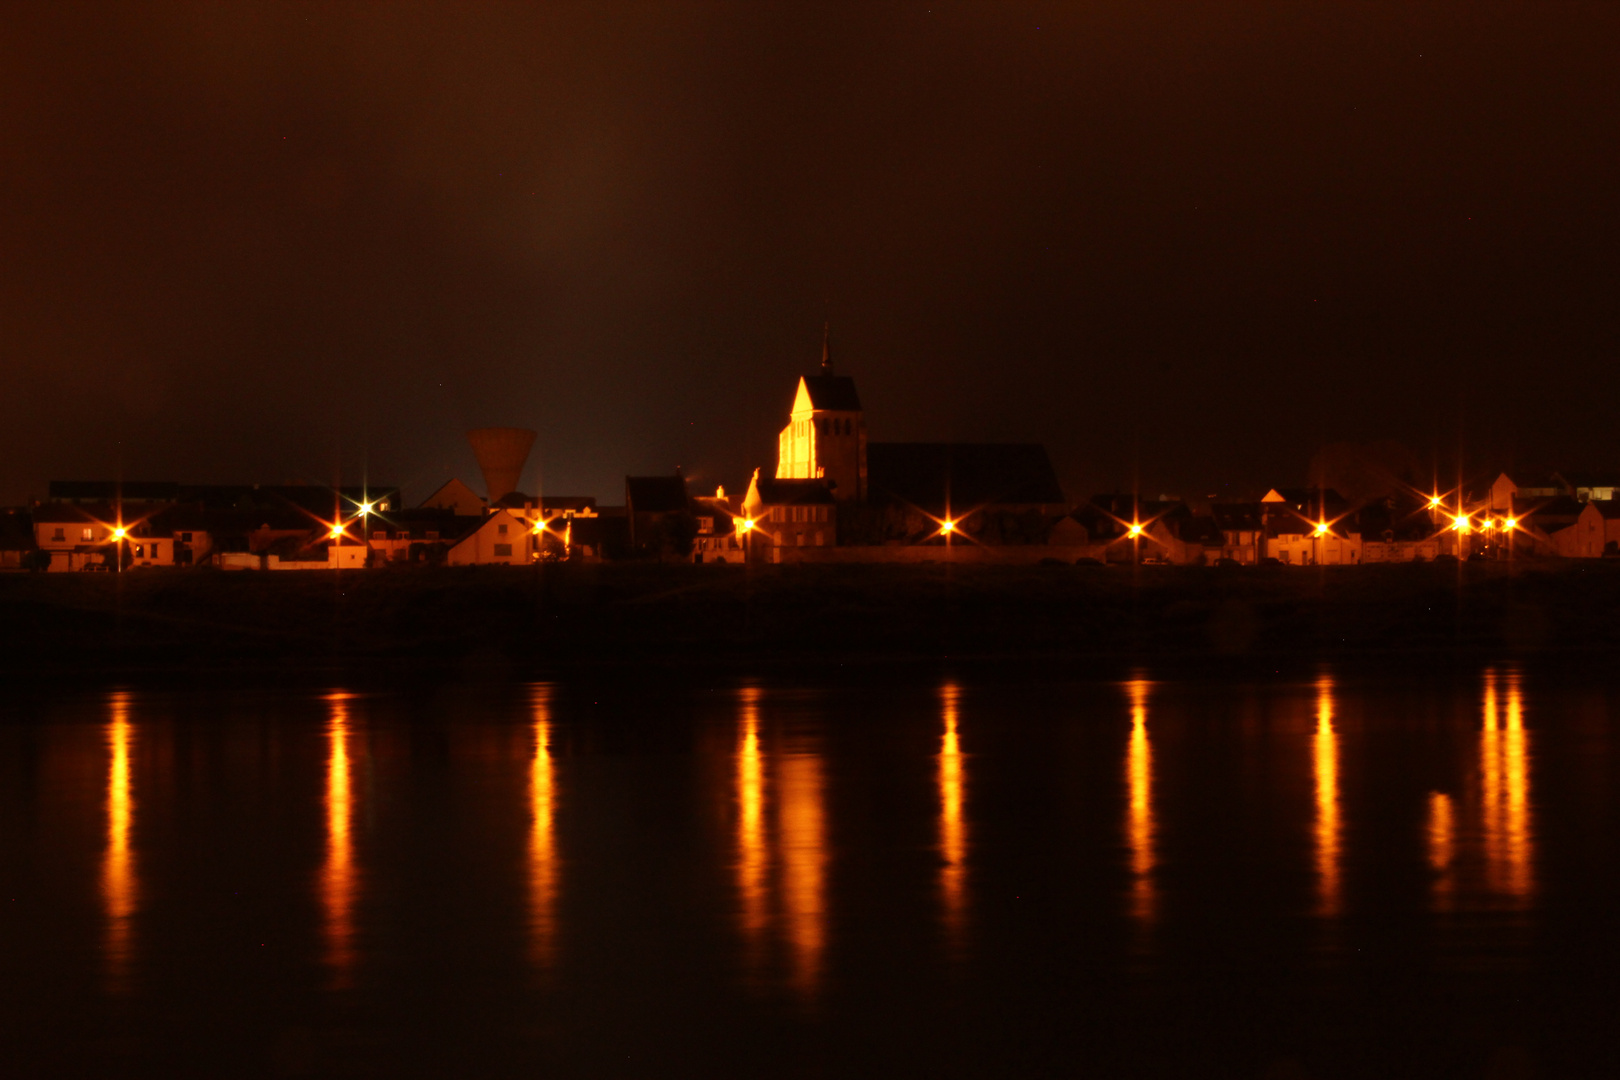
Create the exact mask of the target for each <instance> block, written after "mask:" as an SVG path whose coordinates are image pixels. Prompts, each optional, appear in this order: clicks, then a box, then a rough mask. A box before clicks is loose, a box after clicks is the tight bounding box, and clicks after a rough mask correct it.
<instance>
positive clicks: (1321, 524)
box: [1315, 521, 1328, 538]
mask: <svg viewBox="0 0 1620 1080" xmlns="http://www.w3.org/2000/svg"><path fill="white" fill-rule="evenodd" d="M1327 534H1328V523H1327V522H1325V521H1318V522H1317V523H1316V533H1315V535H1316V536H1317V537H1318V538H1320V537H1323V536H1326V535H1327Z"/></svg>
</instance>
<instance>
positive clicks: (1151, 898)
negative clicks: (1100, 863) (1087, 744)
mask: <svg viewBox="0 0 1620 1080" xmlns="http://www.w3.org/2000/svg"><path fill="white" fill-rule="evenodd" d="M1151 686H1152V684H1151V683H1149V682H1148V681H1147V680H1146V679H1132V680H1131V681H1130V682H1128V683H1126V684H1125V691H1126V693H1127V694H1128V695H1129V696H1130V702H1131V740H1130V744H1129V747H1128V749H1127V751H1126V755H1125V782H1126V785H1127V786H1128V788H1129V793H1130V811H1129V816H1128V818H1127V820H1126V837H1127V839H1128V840H1129V842H1130V847H1131V874H1132V877H1133V879H1134V880H1133V882H1132V886H1131V915H1132V916H1133V917H1135V918H1136V919H1137V920H1139V921H1140V922H1143V923H1150V922H1152V921H1153V916H1154V913H1155V911H1156V909H1157V906H1158V905H1157V900H1158V896H1157V893H1156V891H1155V889H1154V882H1153V866H1154V863H1155V862H1156V859H1155V853H1154V835H1155V833H1156V831H1157V829H1156V826H1155V824H1154V820H1153V746H1152V744H1151V743H1150V742H1149V740H1148V730H1147V719H1148V708H1147V703H1148V691H1149V689H1150V687H1151Z"/></svg>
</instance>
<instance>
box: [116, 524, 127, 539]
mask: <svg viewBox="0 0 1620 1080" xmlns="http://www.w3.org/2000/svg"><path fill="white" fill-rule="evenodd" d="M128 535H129V530H128V529H126V528H124V527H123V526H122V525H119V526H118V527H117V528H115V529H113V531H112V538H113V539H114V540H122V539H123V538H124V537H126V536H128Z"/></svg>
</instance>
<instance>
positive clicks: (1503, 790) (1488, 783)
mask: <svg viewBox="0 0 1620 1080" xmlns="http://www.w3.org/2000/svg"><path fill="white" fill-rule="evenodd" d="M1501 690H1505V691H1506V702H1505V703H1504V702H1502V701H1501V699H1500V697H1499V693H1500V691H1501ZM1483 712H1484V719H1483V726H1482V729H1481V731H1480V740H1479V753H1480V778H1481V796H1482V801H1483V804H1484V805H1483V806H1482V807H1481V814H1482V817H1483V819H1484V833H1485V867H1486V883H1487V884H1488V885H1489V887H1490V888H1491V889H1493V890H1494V891H1496V892H1500V893H1505V894H1507V895H1508V896H1511V897H1513V898H1515V899H1518V900H1523V899H1525V898H1527V897H1529V895H1530V893H1531V892H1532V891H1533V889H1534V880H1533V874H1532V870H1531V864H1532V861H1533V854H1534V852H1533V846H1534V841H1533V836H1532V831H1531V824H1530V741H1529V740H1530V735H1529V732H1527V731H1526V730H1525V727H1524V696H1523V692H1522V690H1521V688H1520V684H1519V673H1518V672H1517V671H1509V672H1507V673H1506V675H1505V676H1503V675H1500V674H1499V673H1498V672H1497V671H1496V670H1495V669H1491V670H1488V671H1486V673H1485V692H1484V701H1483Z"/></svg>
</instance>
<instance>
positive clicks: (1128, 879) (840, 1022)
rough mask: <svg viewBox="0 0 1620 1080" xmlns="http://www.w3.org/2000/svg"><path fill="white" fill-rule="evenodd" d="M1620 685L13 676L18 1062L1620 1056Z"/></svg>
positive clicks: (630, 1072)
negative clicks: (30, 680) (26, 684)
mask: <svg viewBox="0 0 1620 1080" xmlns="http://www.w3.org/2000/svg"><path fill="white" fill-rule="evenodd" d="M1606 683H1607V678H1606V676H1605V673H1604V672H1603V671H1601V670H1600V671H1596V672H1594V674H1593V677H1592V678H1591V679H1590V680H1587V681H1583V680H1581V679H1579V678H1576V679H1574V681H1572V677H1571V676H1570V675H1569V674H1568V673H1567V672H1565V673H1562V674H1559V675H1558V676H1556V677H1555V676H1551V675H1547V676H1543V677H1538V676H1537V674H1536V673H1535V672H1534V671H1524V672H1520V671H1517V670H1514V669H1510V668H1505V667H1498V668H1491V669H1485V670H1480V671H1470V672H1463V673H1457V672H1447V673H1445V674H1443V675H1437V676H1434V677H1432V678H1412V677H1409V676H1402V677H1388V678H1368V677H1365V676H1362V677H1350V676H1347V675H1344V674H1337V675H1336V674H1335V673H1334V672H1333V671H1332V670H1330V669H1324V670H1323V671H1322V672H1321V673H1320V674H1319V675H1317V676H1314V677H1311V678H1306V679H1291V678H1286V677H1284V676H1280V675H1279V676H1276V677H1275V678H1273V679H1269V680H1259V681H1252V680H1251V681H1219V680H1217V681H1209V680H1203V679H1200V680H1186V679H1181V680H1176V679H1164V680H1160V681H1154V680H1153V679H1152V677H1151V675H1146V674H1145V675H1144V676H1143V677H1142V678H1141V679H1136V680H1125V681H1079V682H1063V681H1037V682H1034V683H1030V682H1028V681H1020V682H1012V681H1008V682H1002V681H997V680H995V679H985V678H983V677H979V678H975V679H973V680H964V681H961V682H960V683H952V682H945V683H943V684H940V683H938V682H933V681H923V680H909V681H908V680H900V681H898V682H878V683H865V684H862V685H859V686H846V687H827V686H820V687H807V686H804V685H800V684H794V683H789V682H781V681H774V682H773V681H762V682H759V683H754V684H747V683H743V684H733V683H726V684H719V685H684V684H681V683H670V684H669V685H668V686H659V685H658V680H650V681H649V682H648V683H645V684H643V683H637V682H636V681H635V680H621V681H620V682H619V683H618V684H617V685H612V684H607V683H594V684H584V683H563V684H539V685H522V684H503V685H498V686H494V687H490V686H483V685H478V684H475V683H458V684H454V685H449V684H446V685H439V686H433V687H428V688H425V689H424V688H422V687H417V688H414V689H412V690H411V691H409V692H398V693H345V692H341V691H339V692H334V691H331V690H325V689H322V690H314V689H286V690H279V691H266V690H256V691H240V692H225V691H221V690H218V689H212V690H197V691H187V692H176V691H162V692H158V691H146V692H143V691H136V690H130V691H121V692H112V693H108V692H72V691H69V690H61V691H59V692H55V693H52V694H50V695H48V696H33V697H23V698H14V699H12V700H11V701H10V702H9V703H8V704H6V705H5V706H4V707H0V717H3V721H4V722H3V724H0V889H3V891H0V905H3V908H4V911H3V915H0V992H3V994H4V1001H3V1004H0V1009H3V1011H0V1018H3V1019H0V1024H3V1027H0V1071H3V1073H4V1074H5V1075H19V1076H31V1075H48V1074H60V1075H86V1076H88V1075H107V1076H113V1075H154V1076H157V1075H162V1076H179V1075H198V1076H259V1075H268V1076H281V1075H288V1076H299V1075H335V1076H402V1075H411V1076H485V1075H487V1076H519V1075H521V1076H613V1075H623V1076H652V1075H674V1074H681V1075H711V1076H721V1075H736V1076H797V1075H824V1076H843V1075H870V1076H893V1075H997V1074H1001V1075H1047V1074H1051V1075H1075V1076H1102V1077H1109V1076H1133V1075H1161V1076H1223V1075H1231V1076H1255V1077H1304V1076H1310V1077H1330V1076H1344V1077H1350V1076H1414V1077H1416V1076H1423V1077H1435V1076H1468V1077H1503V1078H1506V1077H1525V1076H1549V1077H1554V1076H1576V1075H1602V1074H1605V1073H1608V1074H1611V1075H1612V1074H1614V1072H1615V1070H1616V1069H1617V1068H1620V1054H1617V1052H1616V1025H1615V1022H1616V1020H1617V1019H1620V1012H1617V1006H1620V933H1617V926H1620V903H1617V901H1620V879H1617V874H1616V853H1617V850H1616V849H1617V845H1616V840H1617V835H1620V812H1617V811H1620V808H1617V805H1616V801H1617V800H1616V798H1615V794H1614V793H1615V790H1616V789H1615V781H1616V779H1617V777H1616V755H1615V752H1614V741H1615V740H1614V721H1613V713H1614V707H1613V702H1614V693H1613V692H1612V691H1611V690H1610V689H1609V688H1608V686H1607V685H1606Z"/></svg>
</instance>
